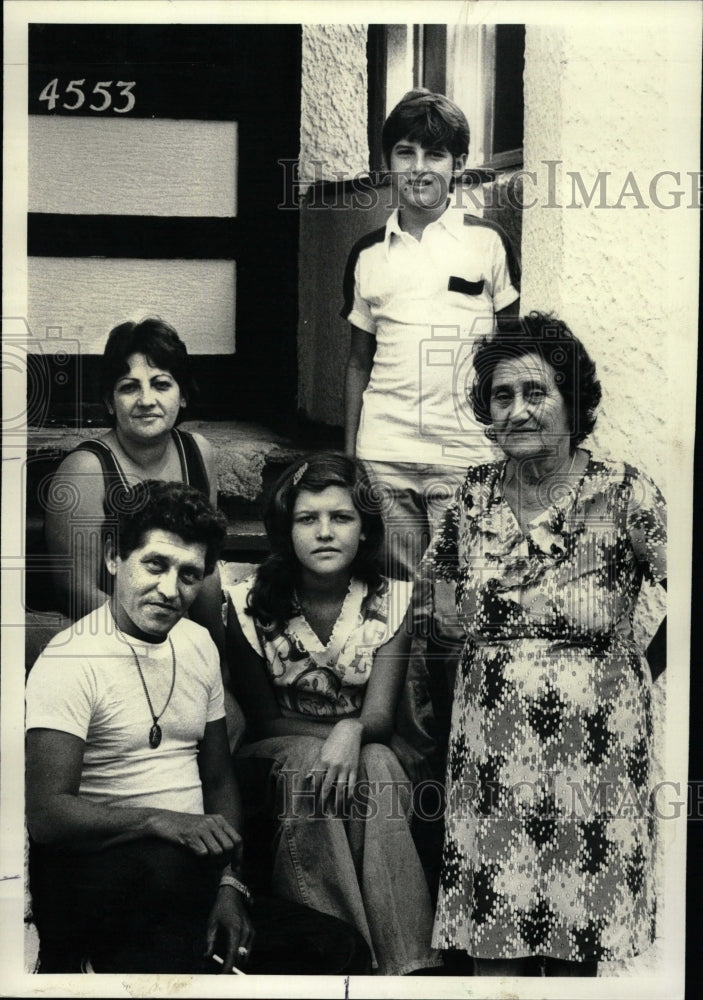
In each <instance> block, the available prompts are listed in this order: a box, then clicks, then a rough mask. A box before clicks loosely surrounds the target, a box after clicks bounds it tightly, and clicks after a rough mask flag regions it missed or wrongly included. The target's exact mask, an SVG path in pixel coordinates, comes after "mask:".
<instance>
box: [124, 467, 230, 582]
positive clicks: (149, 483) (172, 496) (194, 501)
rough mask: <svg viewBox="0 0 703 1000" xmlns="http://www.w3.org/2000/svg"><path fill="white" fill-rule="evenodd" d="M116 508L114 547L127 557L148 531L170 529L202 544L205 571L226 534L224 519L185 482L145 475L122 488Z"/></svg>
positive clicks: (208, 571)
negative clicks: (163, 480) (143, 477)
mask: <svg viewBox="0 0 703 1000" xmlns="http://www.w3.org/2000/svg"><path fill="white" fill-rule="evenodd" d="M114 506H115V509H116V510H117V524H116V529H117V551H118V553H119V555H120V558H122V559H127V557H128V556H129V555H130V553H131V552H134V550H135V549H138V548H139V547H140V545H142V544H143V540H144V536H145V535H146V533H147V532H148V531H153V530H155V529H156V530H160V531H170V532H171V533H172V534H174V535H178V537H179V538H182V539H183V541H184V542H201V543H203V544H204V545H205V573H206V575H207V574H209V573H212V571H213V570H214V568H215V563H216V562H217V560H218V559H219V557H220V552H221V551H222V546H223V544H224V541H225V536H226V534H227V521H226V520H225V517H224V515H223V514H221V513H220V511H219V510H216V509H215V508H214V507H213V506H212V505H211V504H210V502H209V501H208V499H207V497H205V495H204V494H203V493H201V492H200V490H196V489H195V487H194V486H186V484H185V483H164V482H161V481H160V480H156V479H146V480H144V481H143V482H141V483H137V484H136V486H134V487H133V488H131V489H130V490H129V491H126V492H123V493H122V495H121V498H120V503H119V505H117V504H116V503H115V504H114Z"/></svg>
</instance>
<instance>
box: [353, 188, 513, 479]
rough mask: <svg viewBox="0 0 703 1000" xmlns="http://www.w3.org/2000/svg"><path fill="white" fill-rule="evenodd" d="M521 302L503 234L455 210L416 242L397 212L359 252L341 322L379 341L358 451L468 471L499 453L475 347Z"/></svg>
mask: <svg viewBox="0 0 703 1000" xmlns="http://www.w3.org/2000/svg"><path fill="white" fill-rule="evenodd" d="M518 296H519V292H518V291H517V289H516V288H515V287H514V286H513V284H512V281H511V276H510V266H509V262H508V254H507V252H506V247H505V245H504V242H503V238H502V237H501V235H500V232H499V231H498V229H497V228H496V227H494V226H493V225H491V223H488V222H486V221H485V220H483V219H479V218H477V217H476V216H472V215H469V214H467V213H465V212H463V211H462V210H460V209H459V208H457V207H450V208H448V209H447V211H445V212H444V213H443V214H442V215H441V216H440V218H439V219H437V220H436V221H435V222H433V223H431V224H430V225H428V226H427V227H426V228H425V230H424V232H423V234H422V239H421V240H420V241H419V242H418V241H417V240H416V239H415V238H414V237H412V236H411V235H410V234H409V233H406V232H403V231H402V230H401V229H400V226H399V222H398V212H397V210H396V211H395V212H394V213H393V215H392V216H391V217H390V219H389V220H388V222H387V223H386V226H385V230H384V229H381V230H378V231H377V232H376V233H371V234H369V235H368V236H367V237H364V238H362V239H361V240H359V242H358V243H357V244H356V245H355V247H354V248H353V249H352V252H351V254H350V256H349V262H348V264H347V275H346V277H345V307H344V309H343V311H342V315H343V316H344V318H346V319H348V321H349V322H350V323H352V324H353V325H354V326H356V327H359V329H361V330H365V331H366V332H367V333H370V334H373V335H374V336H375V338H376V354H375V356H374V361H373V368H372V370H371V377H370V379H369V384H368V386H367V388H366V391H365V392H364V397H363V406H362V411H361V419H360V423H359V431H358V435H357V442H356V450H357V455H358V456H359V458H362V459H368V460H371V461H378V462H415V463H428V464H437V465H452V466H459V467H462V468H466V466H468V465H473V464H477V463H480V462H486V461H491V460H492V459H494V458H495V452H494V451H493V450H492V449H491V447H490V445H489V444H488V442H487V440H486V437H485V435H484V428H483V427H482V426H481V425H479V424H477V423H476V421H475V419H474V416H473V411H472V409H471V404H470V403H469V402H468V396H467V394H468V390H469V389H470V388H471V384H472V382H473V361H472V348H473V345H474V343H475V341H476V339H477V338H478V337H479V336H482V335H485V334H490V333H491V332H492V331H493V329H494V314H495V312H498V311H499V310H501V309H503V308H505V306H508V305H510V304H511V303H512V302H514V301H515V300H516V299H517V298H518Z"/></svg>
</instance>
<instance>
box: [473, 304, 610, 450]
mask: <svg viewBox="0 0 703 1000" xmlns="http://www.w3.org/2000/svg"><path fill="white" fill-rule="evenodd" d="M526 354H537V355H538V356H539V357H540V358H541V359H542V360H543V361H544V362H546V363H547V364H548V365H550V366H551V367H552V368H553V370H554V376H555V382H556V385H557V388H558V389H559V392H560V393H561V396H562V399H563V400H564V404H565V406H566V410H567V413H568V416H569V426H570V428H571V450H572V451H573V450H574V449H575V448H576V447H577V446H578V445H579V444H581V442H582V441H583V440H584V439H585V438H587V437H588V435H589V434H590V433H591V431H592V430H593V428H594V426H595V423H596V410H597V408H598V404H599V403H600V400H601V388H600V382H599V381H598V379H597V377H596V366H595V363H594V362H593V361H592V360H591V358H590V356H589V354H588V351H587V350H586V348H585V347H584V346H583V344H582V343H581V341H580V340H579V339H578V337H576V336H574V334H573V333H572V332H571V330H570V329H569V328H568V326H567V325H566V323H564V322H563V320H560V319H558V318H557V317H556V316H554V315H553V314H552V313H541V312H536V311H535V312H531V313H529V314H528V315H527V316H522V317H519V318H518V317H514V318H513V317H511V318H505V319H501V320H499V323H498V331H497V332H496V333H495V334H493V335H492V336H490V337H483V338H482V339H481V340H479V341H478V342H477V344H476V347H475V348H474V373H475V374H474V383H473V386H472V387H471V394H470V400H471V405H472V407H473V411H474V415H475V417H476V419H477V420H478V422H479V423H481V424H488V425H490V424H491V423H492V420H491V412H490V406H491V389H492V386H493V375H494V372H495V369H496V367H497V365H498V364H499V363H500V362H501V361H510V360H514V359H516V358H521V357H524V355H526Z"/></svg>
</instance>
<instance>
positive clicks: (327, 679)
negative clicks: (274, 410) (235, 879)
mask: <svg viewBox="0 0 703 1000" xmlns="http://www.w3.org/2000/svg"><path fill="white" fill-rule="evenodd" d="M265 523H266V530H267V533H268V536H269V541H270V544H271V550H272V554H271V556H270V557H269V558H268V559H267V560H266V561H265V562H264V563H263V564H262V565H261V566H260V567H259V569H258V571H257V573H256V574H255V576H254V577H252V578H250V579H248V580H245V581H243V582H242V583H239V584H237V585H235V586H233V587H231V588H230V590H229V607H228V621H227V639H228V646H229V654H230V656H231V659H230V663H231V664H232V674H233V681H234V686H235V694H236V696H237V698H238V699H239V701H240V704H241V706H242V708H243V710H244V714H245V716H246V720H247V736H248V739H249V740H251V741H252V742H249V743H248V744H246V745H245V746H244V747H243V748H242V749H241V750H240V751H239V754H238V756H237V760H236V763H237V769H238V773H239V774H240V778H241V780H242V783H243V787H244V794H245V796H246V797H247V798H248V799H250V801H257V800H258V802H259V804H261V801H262V799H265V805H266V809H267V811H268V812H269V813H270V814H271V815H272V816H273V817H275V818H276V820H277V828H276V835H275V837H274V845H273V846H274V859H273V876H272V877H273V885H272V889H273V891H274V892H275V893H276V894H277V895H281V896H284V897H286V898H288V899H291V900H299V901H301V902H304V903H306V904H307V905H308V906H311V907H313V908H315V909H318V910H321V911H322V912H325V913H329V914H331V915H334V916H338V917H341V918H343V919H344V920H347V921H348V922H350V923H352V924H354V925H355V926H356V927H357V928H358V929H359V930H360V931H361V933H362V934H363V935H364V937H365V938H366V940H367V942H368V944H369V945H370V947H371V948H372V952H373V958H374V970H375V971H376V972H377V973H378V974H381V975H404V974H407V973H409V972H414V971H416V970H419V969H423V968H430V967H434V966H437V965H439V964H441V960H440V959H439V957H438V956H437V953H436V952H433V951H432V949H431V948H430V936H431V929H432V918H433V911H432V907H431V903H430V896H429V892H428V889H427V884H426V881H425V877H424V874H423V870H422V865H421V863H420V860H419V858H418V855H417V852H416V849H415V845H414V843H413V839H412V836H411V832H410V828H409V825H408V818H409V813H410V807H411V801H412V787H411V783H410V781H409V779H408V776H407V774H406V772H405V771H404V770H403V767H402V766H401V764H400V763H399V761H398V758H397V757H396V755H395V753H394V752H393V750H391V749H390V747H389V745H388V744H389V742H390V741H391V739H392V737H393V727H394V720H395V713H396V709H397V706H398V701H399V698H400V695H401V691H402V688H403V683H404V680H405V670H406V662H407V656H408V649H409V643H410V634H409V628H408V627H407V621H409V616H408V615H407V610H408V605H409V602H410V597H411V590H412V585H411V584H410V583H408V582H407V581H399V580H388V579H386V578H385V577H383V576H382V575H381V573H380V572H379V568H378V557H379V552H380V549H381V545H382V542H383V523H382V520H381V516H380V513H379V512H378V510H375V509H374V503H373V497H372V494H371V491H370V488H369V483H368V480H367V479H366V476H365V474H364V472H363V469H362V467H361V465H360V464H359V463H357V462H356V461H355V460H354V459H352V458H349V457H347V456H344V455H337V454H331V453H321V454H316V455H313V456H310V457H308V458H307V459H306V460H305V461H303V462H302V463H295V465H293V466H291V467H290V468H289V469H288V470H287V471H286V472H285V473H284V474H283V475H282V477H281V478H280V480H279V482H278V483H277V485H276V487H275V489H274V492H273V495H272V497H271V500H270V501H269V504H268V507H267V511H266V515H265ZM262 776H264V779H265V780H263V781H262Z"/></svg>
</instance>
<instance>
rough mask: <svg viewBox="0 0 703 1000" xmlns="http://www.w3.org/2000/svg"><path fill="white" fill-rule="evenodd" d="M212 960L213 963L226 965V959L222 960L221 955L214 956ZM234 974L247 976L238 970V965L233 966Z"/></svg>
mask: <svg viewBox="0 0 703 1000" xmlns="http://www.w3.org/2000/svg"><path fill="white" fill-rule="evenodd" d="M212 960H213V962H217V963H218V964H219V965H224V964H225V960H224V958H220V956H219V955H213V956H212ZM232 972H233V973H234V974H235V976H246V972H242V970H241V969H238V968H237V966H236V965H233V966H232Z"/></svg>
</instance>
